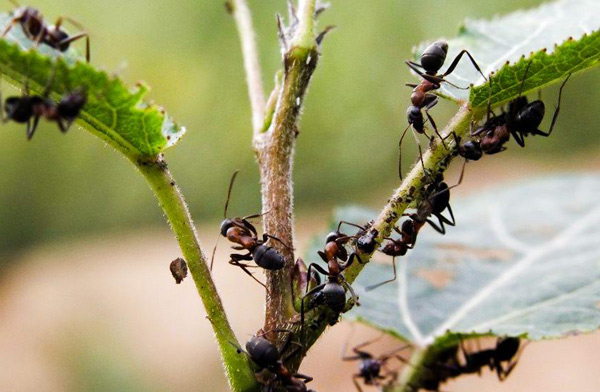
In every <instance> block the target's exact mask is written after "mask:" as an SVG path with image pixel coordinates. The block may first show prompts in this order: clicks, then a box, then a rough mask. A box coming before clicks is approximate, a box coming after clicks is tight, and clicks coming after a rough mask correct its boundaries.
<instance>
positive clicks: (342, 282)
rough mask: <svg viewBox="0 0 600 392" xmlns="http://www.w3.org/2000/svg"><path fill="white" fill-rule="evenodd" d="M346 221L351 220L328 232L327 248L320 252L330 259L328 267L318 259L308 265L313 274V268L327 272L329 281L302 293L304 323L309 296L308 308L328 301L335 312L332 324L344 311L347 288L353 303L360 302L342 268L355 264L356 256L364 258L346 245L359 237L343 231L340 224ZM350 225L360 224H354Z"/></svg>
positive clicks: (302, 323)
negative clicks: (305, 304)
mask: <svg viewBox="0 0 600 392" xmlns="http://www.w3.org/2000/svg"><path fill="white" fill-rule="evenodd" d="M344 223H346V224H348V222H345V221H340V223H339V224H338V228H337V230H336V231H333V232H331V233H329V234H328V235H327V238H326V240H325V249H324V251H323V252H322V251H319V252H318V254H319V256H320V257H321V259H322V260H323V261H325V262H326V263H327V270H325V269H324V268H323V267H321V266H320V265H319V264H316V263H311V264H310V265H309V266H308V276H311V271H312V270H313V269H315V270H317V271H318V272H320V273H322V274H323V275H325V276H327V282H326V283H322V284H320V285H318V286H316V287H314V288H313V289H311V290H309V291H307V292H306V293H305V294H304V297H302V303H301V310H300V318H301V325H302V326H304V301H305V299H307V298H309V299H310V302H309V309H310V308H313V307H316V306H319V305H322V304H325V305H326V306H327V307H328V308H329V309H331V310H332V311H333V312H334V313H335V316H334V317H333V318H332V319H330V320H329V324H330V325H333V324H335V323H336V322H337V321H338V319H339V315H340V313H342V312H343V311H344V308H345V307H346V290H347V291H349V292H350V295H351V296H352V299H353V302H354V304H355V305H357V306H358V305H359V302H358V297H357V296H356V294H355V293H354V290H353V289H352V286H350V284H349V283H348V282H347V281H346V279H345V278H344V275H343V272H344V270H346V269H347V268H348V267H350V266H351V265H352V263H353V262H354V259H355V258H356V259H357V260H358V262H359V263H361V264H362V260H361V259H360V257H359V256H358V254H357V253H356V252H352V253H351V254H350V255H348V252H347V250H346V248H345V247H344V245H345V244H347V243H348V242H349V241H350V240H352V239H356V238H357V237H356V236H348V235H346V234H343V233H341V232H340V227H341V226H342V224H344ZM350 224H351V223H350ZM351 225H353V226H357V227H361V226H358V225H355V224H351ZM340 261H341V263H340ZM307 288H308V286H307Z"/></svg>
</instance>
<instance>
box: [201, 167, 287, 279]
mask: <svg viewBox="0 0 600 392" xmlns="http://www.w3.org/2000/svg"><path fill="white" fill-rule="evenodd" d="M237 174H238V171H236V172H235V173H233V176H232V177H231V181H230V182H229V189H228V191H227V201H226V202H225V211H224V214H223V216H224V217H225V220H223V222H221V235H222V236H223V237H225V238H227V239H228V240H229V241H231V242H234V243H236V244H239V245H238V246H233V249H235V250H244V249H245V250H247V251H248V253H246V254H243V255H242V254H238V253H232V254H230V255H229V256H230V257H231V260H229V264H231V265H235V266H237V267H240V268H241V269H242V270H243V271H244V272H245V273H247V274H248V275H250V276H251V277H252V279H254V280H255V281H257V282H258V283H259V284H260V285H262V286H263V287H265V288H266V286H265V285H264V284H263V283H262V282H261V281H259V280H258V279H256V278H255V277H254V275H253V274H252V272H250V271H248V268H250V267H253V266H251V265H248V264H245V263H241V261H243V260H247V261H252V260H254V262H255V263H256V264H257V265H258V266H259V267H261V268H264V269H267V270H270V271H276V270H280V269H282V268H283V267H284V266H285V259H284V258H283V256H282V255H281V253H279V252H278V251H277V250H276V249H275V248H273V247H270V246H267V245H265V243H266V242H267V241H269V239H273V240H276V241H279V242H281V243H282V244H283V245H284V246H285V247H289V246H288V245H286V244H285V243H283V241H281V240H280V239H279V238H277V237H275V236H272V235H270V234H266V233H264V234H263V235H262V239H259V238H258V233H257V231H256V228H255V227H254V225H253V224H252V223H250V222H249V221H248V220H249V219H253V218H258V217H260V216H262V215H263V214H255V215H248V216H245V217H243V218H233V219H230V218H227V208H228V207H229V200H230V198H231V190H232V188H233V184H234V182H235V178H236V177H237ZM217 242H218V241H217ZM216 249H217V245H215V249H214V250H213V254H212V258H211V262H210V269H211V270H212V266H213V261H214V257H215V251H216Z"/></svg>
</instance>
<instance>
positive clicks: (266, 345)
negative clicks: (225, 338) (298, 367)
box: [232, 330, 315, 392]
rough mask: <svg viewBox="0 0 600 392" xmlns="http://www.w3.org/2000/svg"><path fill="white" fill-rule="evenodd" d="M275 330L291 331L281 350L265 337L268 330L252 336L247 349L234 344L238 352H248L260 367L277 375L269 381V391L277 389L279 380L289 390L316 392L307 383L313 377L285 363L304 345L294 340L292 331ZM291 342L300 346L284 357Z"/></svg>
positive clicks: (294, 391)
mask: <svg viewBox="0 0 600 392" xmlns="http://www.w3.org/2000/svg"><path fill="white" fill-rule="evenodd" d="M259 332H260V331H259ZM273 332H282V333H290V335H289V336H288V337H287V339H286V341H285V343H284V344H283V346H282V348H281V350H278V349H277V346H275V345H274V344H273V343H271V342H270V341H268V340H267V339H266V338H265V337H264V335H265V334H266V332H260V333H259V334H257V335H255V336H253V337H251V338H250V340H248V342H246V351H244V350H243V349H242V348H241V347H237V346H236V345H235V344H233V343H232V344H233V345H234V347H236V349H237V352H238V354H241V353H244V354H246V355H247V356H248V357H249V358H250V359H251V360H252V362H254V363H255V364H256V365H258V367H260V368H261V369H263V370H264V369H266V370H268V371H269V372H271V373H272V374H274V375H275V378H273V379H272V380H270V381H269V382H268V384H267V391H273V390H275V389H274V388H275V384H276V383H277V382H279V383H280V384H281V385H282V386H283V387H284V388H285V389H286V390H287V391H289V392H315V391H313V390H308V389H307V388H306V384H307V383H308V382H310V381H312V379H313V378H312V377H310V376H306V375H304V374H300V373H292V372H290V371H289V370H288V369H287V368H286V367H285V366H284V365H283V362H284V361H285V360H286V359H287V358H289V357H291V356H293V355H294V354H295V353H296V352H297V350H299V349H300V348H301V347H302V346H301V345H300V344H299V343H295V342H292V340H291V338H292V335H291V332H292V331H288V330H275V331H273ZM290 344H295V345H297V346H298V347H297V348H296V349H295V350H292V351H291V352H290V353H289V354H287V355H286V356H285V358H283V357H282V355H283V353H284V352H285V351H286V350H287V348H288V347H289V345H290Z"/></svg>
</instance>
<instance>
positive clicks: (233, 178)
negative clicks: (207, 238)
mask: <svg viewBox="0 0 600 392" xmlns="http://www.w3.org/2000/svg"><path fill="white" fill-rule="evenodd" d="M239 172H240V171H239V170H236V171H235V172H233V175H232V176H231V180H230V181H229V189H228V190H227V201H226V202H225V210H224V211H223V218H224V219H227V209H228V208H229V199H231V190H232V189H233V183H234V182H235V178H236V177H237V175H238V173H239ZM220 239H221V234H220V233H219V236H218V237H217V241H216V242H215V247H214V248H213V251H212V255H211V257H210V270H211V271H212V268H213V264H214V262H215V253H216V252H217V246H218V245H219V240H220Z"/></svg>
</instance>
